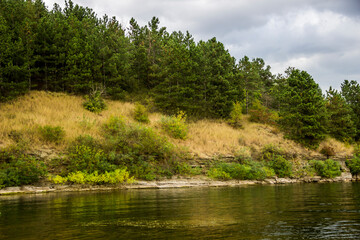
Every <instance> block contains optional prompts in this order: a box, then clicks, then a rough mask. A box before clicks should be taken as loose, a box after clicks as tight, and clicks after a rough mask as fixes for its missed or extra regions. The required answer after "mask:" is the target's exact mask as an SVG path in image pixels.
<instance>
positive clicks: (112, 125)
mask: <svg viewBox="0 0 360 240" xmlns="http://www.w3.org/2000/svg"><path fill="white" fill-rule="evenodd" d="M126 127H127V126H126V123H125V121H124V119H123V118H122V117H115V116H111V117H110V118H109V120H108V121H107V122H106V123H105V124H104V125H103V126H102V129H103V132H104V133H105V135H106V136H107V137H108V136H115V135H119V134H122V133H123V132H124V131H125V129H126Z"/></svg>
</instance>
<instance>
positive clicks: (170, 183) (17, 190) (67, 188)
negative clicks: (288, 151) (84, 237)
mask: <svg viewBox="0 0 360 240" xmlns="http://www.w3.org/2000/svg"><path fill="white" fill-rule="evenodd" d="M356 181H359V178H358V177H353V176H352V175H351V174H350V173H347V172H343V173H342V175H341V176H339V177H335V178H321V177H319V176H315V177H305V178H298V179H295V178H272V179H265V180H229V181H217V180H212V179H209V178H206V177H203V178H178V179H175V178H174V179H166V180H159V181H136V182H134V183H132V184H119V185H79V184H72V185H54V184H49V185H45V186H28V185H26V186H19V187H7V188H3V189H1V190H0V196H1V195H13V194H40V193H49V192H84V191H113V190H118V189H171V188H193V187H238V186H248V185H276V184H299V183H329V182H356Z"/></svg>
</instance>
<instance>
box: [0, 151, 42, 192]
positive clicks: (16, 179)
mask: <svg viewBox="0 0 360 240" xmlns="http://www.w3.org/2000/svg"><path fill="white" fill-rule="evenodd" d="M46 174H47V171H46V167H45V164H44V163H43V162H41V161H39V160H37V159H35V158H34V157H31V156H27V155H17V156H16V157H14V159H12V160H11V161H10V162H8V163H2V164H1V165H0V185H1V186H3V187H10V186H20V185H24V184H31V183H35V182H37V181H39V179H40V178H41V177H44V176H45V175H46Z"/></svg>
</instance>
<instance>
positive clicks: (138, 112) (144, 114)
mask: <svg viewBox="0 0 360 240" xmlns="http://www.w3.org/2000/svg"><path fill="white" fill-rule="evenodd" d="M134 119H135V120H136V121H138V122H141V123H149V122H150V120H149V113H148V111H147V109H146V108H145V107H144V105H142V104H140V103H137V104H136V105H135V109H134Z"/></svg>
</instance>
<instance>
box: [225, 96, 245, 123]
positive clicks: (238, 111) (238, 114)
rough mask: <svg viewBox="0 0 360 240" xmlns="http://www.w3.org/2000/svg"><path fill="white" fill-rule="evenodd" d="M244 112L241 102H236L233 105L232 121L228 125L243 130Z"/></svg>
mask: <svg viewBox="0 0 360 240" xmlns="http://www.w3.org/2000/svg"><path fill="white" fill-rule="evenodd" d="M242 111H243V106H242V103H241V102H234V103H233V109H232V110H231V112H230V119H229V120H228V123H229V124H230V126H232V127H233V128H242V123H241V119H242Z"/></svg>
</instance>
